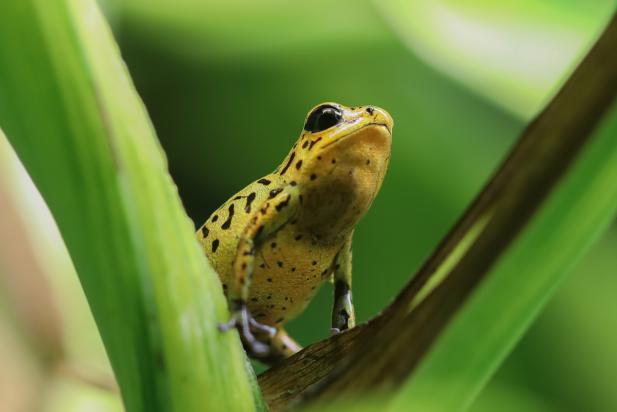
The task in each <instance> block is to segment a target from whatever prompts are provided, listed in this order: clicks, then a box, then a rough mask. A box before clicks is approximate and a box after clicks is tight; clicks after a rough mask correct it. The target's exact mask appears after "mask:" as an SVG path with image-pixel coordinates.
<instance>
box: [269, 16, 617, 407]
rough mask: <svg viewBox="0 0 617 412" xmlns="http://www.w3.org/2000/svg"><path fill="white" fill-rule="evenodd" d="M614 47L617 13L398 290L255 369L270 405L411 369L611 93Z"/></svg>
mask: <svg viewBox="0 0 617 412" xmlns="http://www.w3.org/2000/svg"><path fill="white" fill-rule="evenodd" d="M615 50H617V15H614V16H613V17H612V19H611V20H610V23H609V24H608V26H607V28H606V29H605V31H604V32H603V33H602V35H601V36H600V38H599V39H598V41H597V42H596V44H595V45H594V47H593V48H592V49H591V51H590V52H589V53H588V54H587V56H586V57H585V58H584V59H583V61H582V62H581V63H580V64H579V66H578V67H577V68H576V70H575V71H574V73H573V74H572V75H571V76H570V78H569V79H568V80H567V81H566V83H565V84H564V85H563V87H562V88H561V90H560V91H559V92H558V93H557V94H556V95H555V97H554V98H553V99H552V100H551V102H550V103H549V104H548V105H547V106H546V108H545V109H544V110H543V111H542V112H541V113H540V114H539V115H538V117H537V118H536V119H535V120H534V121H533V122H532V123H531V124H530V125H529V126H528V127H527V129H526V130H525V131H524V132H523V133H522V135H521V137H520V139H519V140H518V142H517V144H516V145H515V147H514V148H513V149H512V151H511V153H510V155H509V156H508V157H507V159H506V160H505V161H504V162H503V164H502V165H501V167H500V168H499V169H498V171H497V172H496V173H495V174H494V176H493V177H492V179H491V180H490V182H489V183H488V184H487V185H486V186H485V188H484V189H483V191H482V192H481V193H480V194H479V195H478V196H477V198H476V199H475V201H474V202H473V203H472V204H471V206H470V207H469V208H468V210H467V212H466V213H465V214H464V215H463V217H462V218H461V219H460V220H459V222H458V223H457V224H456V225H455V227H454V228H453V229H452V230H451V231H450V233H449V234H448V235H447V236H446V238H445V239H444V240H443V241H442V243H441V244H440V245H439V247H438V248H437V250H436V251H435V252H434V253H433V255H432V256H431V257H430V258H429V259H428V260H427V262H426V263H425V264H424V266H423V267H422V268H421V269H420V270H419V272H418V273H417V274H416V275H415V276H414V277H413V278H412V279H411V280H410V282H409V283H408V285H407V286H406V287H405V288H404V289H403V290H402V291H401V293H400V294H399V296H398V297H397V299H396V300H395V301H394V302H393V303H392V304H391V305H390V306H389V307H388V308H387V309H385V310H384V312H383V313H382V314H380V315H379V316H377V317H376V318H374V319H372V320H371V321H369V322H368V323H366V324H363V325H360V326H358V327H356V328H355V329H353V330H351V331H348V332H347V333H343V334H340V335H337V336H334V337H331V338H329V339H327V340H324V341H322V342H318V343H316V344H314V345H312V346H309V347H308V348H306V349H304V350H303V351H302V352H300V353H298V354H296V355H295V356H293V357H292V358H290V359H288V360H287V361H286V362H284V363H283V364H281V365H278V366H276V367H274V368H272V369H270V370H269V371H267V372H265V373H264V374H262V375H261V376H260V377H259V383H260V385H261V388H262V391H263V394H264V396H265V398H266V400H267V401H268V403H269V404H270V407H271V408H272V409H273V410H282V409H286V408H287V407H289V406H290V405H293V404H298V403H299V402H303V401H307V400H314V399H323V398H325V397H328V398H334V397H337V396H343V395H344V394H346V393H349V392H362V391H364V390H368V389H376V388H380V389H387V388H392V387H395V386H396V385H398V384H400V383H401V382H402V381H403V380H404V379H405V378H406V377H407V376H409V374H410V373H411V372H412V371H413V370H414V368H415V367H416V365H417V364H418V362H419V361H420V360H421V359H422V357H423V356H424V354H425V353H426V352H427V350H428V349H429V348H430V346H431V344H432V343H433V342H434V340H435V339H436V338H437V337H438V336H439V334H440V333H441V332H442V331H443V330H444V328H445V327H446V326H447V324H448V322H449V320H450V319H451V318H452V316H453V315H454V314H455V313H456V312H457V311H458V310H459V309H460V307H461V306H462V304H463V303H464V302H465V300H466V298H467V297H468V296H469V295H470V293H471V292H472V291H473V290H474V288H475V286H476V285H477V284H478V282H479V281H480V280H482V278H483V277H484V275H485V274H486V273H487V271H488V270H489V269H490V268H491V266H492V264H493V263H494V262H495V261H496V260H497V259H498V258H499V256H500V255H501V254H502V252H503V251H505V250H506V249H507V248H508V246H509V245H510V243H511V242H512V240H513V239H514V238H515V237H516V236H517V234H518V233H519V232H520V230H521V229H522V228H523V227H524V226H525V224H526V222H527V221H528V220H529V219H530V217H531V216H533V214H534V213H535V212H536V211H537V210H538V208H539V206H540V205H541V204H542V201H543V200H544V199H545V197H546V196H547V195H548V194H549V193H550V192H551V190H552V189H553V188H554V187H555V185H556V184H557V182H558V181H559V179H560V178H561V177H562V176H564V175H565V173H566V172H567V170H568V167H569V165H571V164H572V162H573V160H574V159H576V157H577V156H578V154H579V153H580V152H581V151H582V148H583V147H585V145H586V143H588V142H589V141H590V140H591V138H592V136H591V132H592V131H593V130H594V128H595V127H596V126H597V124H598V123H599V121H600V120H601V118H602V116H603V115H604V113H605V112H606V111H607V109H608V108H609V107H610V105H611V104H612V102H613V101H614V99H615V95H616V94H617V53H615ZM464 241H465V242H467V241H469V247H468V248H465V247H466V246H462V244H463V243H464ZM455 252H456V253H457V254H458V257H457V258H456V259H455V260H454V263H452V261H451V260H452V258H453V256H454V254H455ZM438 273H439V280H438V282H437V283H436V284H433V283H434V281H435V278H436V276H437V274H438ZM384 342H388V349H387V350H384V348H383V343H384Z"/></svg>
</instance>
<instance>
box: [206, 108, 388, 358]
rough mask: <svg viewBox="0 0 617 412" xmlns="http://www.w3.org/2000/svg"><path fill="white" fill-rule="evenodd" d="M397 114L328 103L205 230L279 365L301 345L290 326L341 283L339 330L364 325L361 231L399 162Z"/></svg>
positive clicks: (249, 345)
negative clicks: (329, 284) (356, 243)
mask: <svg viewBox="0 0 617 412" xmlns="http://www.w3.org/2000/svg"><path fill="white" fill-rule="evenodd" d="M392 125H393V122H392V118H391V117H390V115H389V114H388V113H387V112H385V111H384V110H382V109H379V108H377V107H374V106H360V107H345V106H343V105H340V104H336V103H324V104H322V105H319V106H316V107H315V108H313V109H312V110H311V112H309V115H308V117H307V119H306V122H305V128H304V130H303V132H302V134H301V136H300V138H299V140H298V141H297V142H296V143H295V144H294V146H293V147H292V150H291V151H290V152H289V154H288V155H287V156H286V158H285V159H284V160H283V162H282V163H281V166H279V167H278V168H277V169H276V170H275V171H274V172H273V173H271V174H269V175H267V176H264V177H262V178H261V179H259V180H257V181H255V182H253V183H251V184H249V185H248V186H247V187H245V188H244V189H242V190H241V191H240V192H238V193H237V194H235V195H234V196H232V197H231V198H230V200H228V201H227V202H225V203H224V204H223V205H222V206H221V207H220V208H219V209H218V210H216V211H215V212H214V213H213V214H212V215H211V216H210V218H208V220H207V221H206V223H204V225H203V226H202V227H201V228H200V229H199V230H198V231H197V237H198V239H199V241H200V242H201V244H202V246H203V250H204V252H205V253H206V255H207V256H208V258H209V259H210V262H211V263H212V265H213V266H214V268H215V270H216V271H217V273H218V274H219V276H220V278H221V281H222V283H223V289H224V291H225V293H226V295H227V297H228V299H229V301H230V310H231V312H232V316H231V320H230V322H229V323H228V324H226V326H224V327H223V329H228V328H231V327H235V328H237V329H238V330H239V332H240V336H241V338H242V341H243V344H244V346H245V349H246V350H247V352H248V353H249V355H251V356H253V357H255V358H258V359H260V360H262V361H264V362H266V363H271V364H272V363H276V362H277V361H280V360H281V359H284V358H285V357H287V356H290V355H291V354H293V353H295V352H296V351H298V350H299V349H300V348H301V347H300V345H298V344H297V343H296V342H295V341H293V339H291V338H290V337H289V336H288V335H287V334H286V332H285V331H284V329H283V325H284V324H285V323H286V322H287V321H289V320H291V319H293V318H294V317H296V316H297V315H298V314H299V313H301V312H302V311H303V310H304V309H305V307H306V306H307V304H308V303H309V302H310V300H311V299H312V298H313V296H314V295H315V293H316V292H317V290H318V289H319V287H320V286H321V285H322V284H323V283H324V281H326V280H330V279H331V280H334V283H335V294H334V295H335V296H334V305H333V312H332V325H331V328H332V330H333V331H334V332H338V331H342V330H345V329H348V328H351V327H353V326H354V325H355V316H354V309H353V304H352V295H351V243H352V237H353V231H354V228H355V226H356V224H357V223H358V221H359V220H360V219H361V218H362V216H363V215H364V214H365V213H366V211H367V210H368V209H369V207H370V205H371V203H372V201H373V199H374V198H375V196H376V194H377V192H378V191H379V188H380V187H381V184H382V181H383V178H384V174H385V172H386V170H387V166H388V161H389V159H390V147H391V132H392Z"/></svg>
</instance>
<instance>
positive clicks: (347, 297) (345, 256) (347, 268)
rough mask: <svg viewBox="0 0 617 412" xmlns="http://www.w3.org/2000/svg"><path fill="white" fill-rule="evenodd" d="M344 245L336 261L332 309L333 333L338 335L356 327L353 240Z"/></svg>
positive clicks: (349, 239)
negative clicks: (352, 287)
mask: <svg viewBox="0 0 617 412" xmlns="http://www.w3.org/2000/svg"><path fill="white" fill-rule="evenodd" d="M352 236H353V234H351V235H350V236H349V238H348V239H347V241H346V242H345V243H344V244H343V247H342V248H341V250H340V251H339V252H338V253H337V255H336V258H335V259H334V306H333V307H332V333H338V332H341V331H344V330H346V329H350V328H353V327H354V326H355V325H356V315H355V312H354V307H353V301H352V296H351V238H352Z"/></svg>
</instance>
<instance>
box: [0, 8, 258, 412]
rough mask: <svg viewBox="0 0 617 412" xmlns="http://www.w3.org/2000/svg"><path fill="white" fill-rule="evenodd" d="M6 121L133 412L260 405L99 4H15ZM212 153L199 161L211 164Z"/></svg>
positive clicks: (4, 68) (3, 39) (7, 54)
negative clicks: (223, 328)
mask: <svg viewBox="0 0 617 412" xmlns="http://www.w3.org/2000/svg"><path fill="white" fill-rule="evenodd" d="M0 62H1V64H0V126H1V127H2V128H3V129H4V130H5V132H6V134H7V137H8V138H9V141H10V142H11V144H12V145H13V146H14V148H15V150H16V152H17V153H18V155H19V157H20V158H21V160H22V162H23V163H24V165H25V166H26V168H27V170H28V172H29V173H30V174H31V176H32V178H33V180H34V182H35V183H36V185H37V187H38V189H39V190H40V191H41V193H42V195H43V197H44V199H45V200H46V202H47V204H48V206H49V208H50V210H51V211H52V213H53V215H54V217H55V219H56V221H57V223H58V226H59V228H60V231H61V233H62V236H63V238H64V240H65V242H66V245H67V247H68V250H69V252H70V254H71V257H72V259H73V262H74V264H75V267H76V269H77V272H78V274H79V277H80V281H81V283H82V285H83V288H84V290H85V292H86V295H87V298H88V301H89V304H90V306H91V309H92V311H93V314H94V316H95V319H96V322H97V325H98V327H99V330H100V332H101V335H102V338H103V341H104V343H105V346H106V349H107V352H108V354H109V358H110V360H111V363H112V366H113V368H114V372H115V374H116V378H117V380H118V382H119V385H120V388H121V391H122V396H123V399H124V402H125V405H126V408H127V410H128V411H162V410H177V411H192V410H205V411H207V410H230V411H234V410H235V411H250V410H254V409H255V400H254V398H255V399H258V398H259V395H258V394H257V393H256V392H255V393H253V392H252V390H253V389H252V387H251V383H250V381H249V377H248V376H247V375H248V374H247V369H246V365H245V358H244V355H243V352H242V349H241V346H240V344H239V341H238V339H237V336H236V335H235V334H232V333H228V334H221V333H219V332H218V330H217V327H216V325H217V323H218V322H220V321H223V320H225V318H226V316H227V309H226V303H225V299H224V296H223V293H222V290H221V287H220V283H219V281H218V278H217V276H216V274H215V273H214V271H213V270H212V269H211V268H210V266H209V265H208V264H207V261H206V259H205V257H204V256H203V253H202V252H201V250H200V248H199V247H198V245H197V242H196V239H195V236H194V229H193V225H192V223H191V222H190V220H189V219H188V218H187V216H186V215H185V213H184V211H183V209H182V207H181V202H180V199H179V198H178V194H177V191H176V188H175V187H174V185H173V182H172V180H171V178H170V176H169V174H168V172H167V164H166V160H165V157H164V154H163V152H162V150H161V148H160V146H159V145H158V142H157V140H156V137H155V133H154V130H153V128H152V126H151V124H150V121H149V119H148V116H147V114H146V111H145V109H144V107H143V104H142V102H141V101H140V99H139V97H138V96H137V94H136V92H135V90H134V87H133V85H132V83H131V80H130V78H129V76H128V74H127V72H126V69H125V67H124V66H123V64H122V61H121V59H120V56H119V53H118V50H117V46H116V44H115V43H114V41H113V38H112V35H111V33H110V31H109V29H108V27H107V25H106V23H105V22H104V20H103V18H102V17H101V15H100V12H99V10H98V9H97V7H96V4H95V2H94V1H93V0H7V1H5V2H4V3H3V7H2V13H0ZM200 158H202V157H200Z"/></svg>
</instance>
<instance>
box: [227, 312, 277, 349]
mask: <svg viewBox="0 0 617 412" xmlns="http://www.w3.org/2000/svg"><path fill="white" fill-rule="evenodd" d="M235 306H236V307H235V308H234V309H233V311H232V314H231V318H230V319H229V321H228V322H226V323H221V324H219V330H220V331H221V332H225V331H228V330H231V329H234V328H236V329H238V333H239V334H240V340H241V341H242V345H243V346H244V350H246V352H247V353H248V354H249V356H251V357H254V358H257V359H263V358H269V357H270V356H271V353H270V352H271V346H270V345H269V344H268V343H264V342H262V341H261V340H260V339H258V338H257V337H256V336H255V335H254V334H253V333H258V334H261V335H265V336H267V339H268V340H269V339H270V338H272V337H273V336H274V335H276V328H274V327H272V326H267V325H263V324H261V323H259V322H257V321H256V320H255V319H254V318H253V317H252V316H251V314H250V312H249V310H248V308H247V307H246V304H244V303H239V304H237V305H235Z"/></svg>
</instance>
